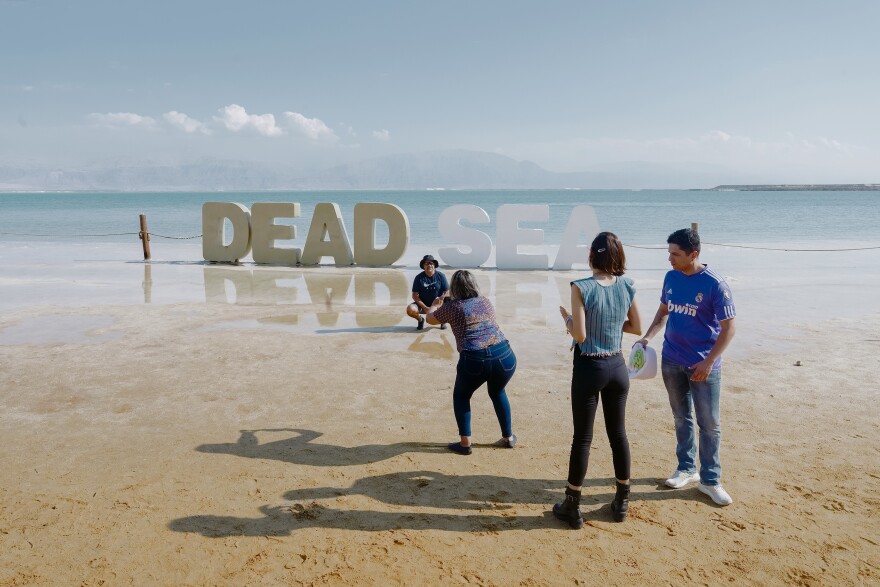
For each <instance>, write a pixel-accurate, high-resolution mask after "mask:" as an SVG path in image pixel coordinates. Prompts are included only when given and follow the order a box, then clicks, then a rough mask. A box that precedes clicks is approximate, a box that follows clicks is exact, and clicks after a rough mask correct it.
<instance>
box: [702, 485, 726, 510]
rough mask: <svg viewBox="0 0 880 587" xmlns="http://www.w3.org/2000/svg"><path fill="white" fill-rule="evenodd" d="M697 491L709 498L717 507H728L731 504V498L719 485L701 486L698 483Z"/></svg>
mask: <svg viewBox="0 0 880 587" xmlns="http://www.w3.org/2000/svg"><path fill="white" fill-rule="evenodd" d="M697 489H699V490H700V491H702V492H703V493H705V494H706V495H708V496H709V497H711V498H712V501H714V502H715V503H717V504H718V505H730V504H732V503H733V498H732V497H730V494H729V493H727V492H726V491H724V488H723V487H721V486H720V485H703V484H702V483H700V484H699V485H697Z"/></svg>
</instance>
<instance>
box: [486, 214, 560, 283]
mask: <svg viewBox="0 0 880 587" xmlns="http://www.w3.org/2000/svg"><path fill="white" fill-rule="evenodd" d="M548 218H550V206H548V205H547V204H504V205H503V206H499V207H498V213H497V215H496V220H495V265H496V266H497V267H498V269H547V255H539V254H529V253H520V252H519V251H518V247H519V245H532V246H540V245H542V244H544V231H543V230H541V229H540V228H520V227H519V223H520V222H521V221H529V222H547V219H548Z"/></svg>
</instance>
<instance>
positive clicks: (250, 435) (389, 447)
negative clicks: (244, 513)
mask: <svg viewBox="0 0 880 587" xmlns="http://www.w3.org/2000/svg"><path fill="white" fill-rule="evenodd" d="M257 432H295V433H296V435H295V436H291V437H290V438H284V439H282V440H275V441H271V442H264V443H262V444H260V442H259V440H258V439H257ZM319 436H321V433H320V432H316V431H314V430H302V429H298V428H264V429H259V430H242V431H241V435H240V436H239V438H238V442H227V443H222V444H202V445H200V446H197V447H196V450H197V451H198V452H204V453H212V454H230V455H235V456H239V457H246V458H251V459H272V460H276V461H282V462H285V463H293V464H297V465H312V466H317V467H340V466H345V465H366V464H369V463H376V462H378V461H384V460H385V459H390V458H392V457H396V456H398V455H401V454H404V453H408V452H429V453H441V452H445V450H446V446H445V445H439V444H430V443H420V442H397V443H393V444H364V445H361V446H352V447H347V446H336V445H333V444H316V443H313V442H312V441H313V440H315V439H316V438H318V437H319Z"/></svg>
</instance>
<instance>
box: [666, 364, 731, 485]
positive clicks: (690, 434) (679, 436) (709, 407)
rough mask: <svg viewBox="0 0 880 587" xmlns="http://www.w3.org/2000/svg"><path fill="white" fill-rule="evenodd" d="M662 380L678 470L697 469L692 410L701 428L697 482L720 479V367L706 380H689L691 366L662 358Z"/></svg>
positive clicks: (691, 470)
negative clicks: (671, 420) (673, 423)
mask: <svg viewBox="0 0 880 587" xmlns="http://www.w3.org/2000/svg"><path fill="white" fill-rule="evenodd" d="M660 368H661V372H662V373H663V383H664V384H666V392H667V393H668V394H669V406H670V407H671V408H672V417H673V418H674V419H675V440H676V447H675V455H676V456H677V457H678V470H679V471H684V472H686V473H695V472H696V470H697V467H696V463H695V461H694V458H695V457H696V453H697V449H696V442H695V441H696V438H695V435H694V414H696V417H697V426H698V427H699V429H700V482H701V483H702V484H703V485H718V484H719V483H720V482H721V458H720V451H721V370H720V369H713V370H712V372H711V373H710V374H709V377H708V378H706V381H691V375H693V373H694V370H693V369H690V368H688V367H685V366H683V365H678V364H676V363H673V362H672V361H667V360H666V359H665V358H664V359H663V360H662V362H661V367H660Z"/></svg>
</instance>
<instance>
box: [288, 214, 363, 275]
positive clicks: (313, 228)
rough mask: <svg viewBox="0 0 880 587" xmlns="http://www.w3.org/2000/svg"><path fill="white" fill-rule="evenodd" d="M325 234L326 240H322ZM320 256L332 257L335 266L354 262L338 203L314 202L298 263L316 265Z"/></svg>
mask: <svg viewBox="0 0 880 587" xmlns="http://www.w3.org/2000/svg"><path fill="white" fill-rule="evenodd" d="M325 234H326V235H327V236H328V240H324V235H325ZM321 257H333V260H334V261H335V263H336V266H337V267H339V266H343V265H351V264H352V263H354V257H353V256H352V254H351V244H350V243H349V240H348V233H346V232H345V223H343V222H342V213H340V211H339V205H338V204H332V203H328V202H324V203H321V204H315V213H314V215H312V223H311V225H309V234H308V236H307V237H306V244H305V245H304V246H303V251H302V257H301V258H300V263H302V264H303V265H317V264H318V263H320V262H321Z"/></svg>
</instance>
